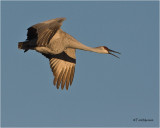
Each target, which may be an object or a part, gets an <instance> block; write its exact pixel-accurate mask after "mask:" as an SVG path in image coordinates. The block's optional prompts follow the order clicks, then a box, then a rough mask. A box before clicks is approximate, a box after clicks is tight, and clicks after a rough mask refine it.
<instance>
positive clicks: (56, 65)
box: [43, 48, 76, 90]
mask: <svg viewBox="0 0 160 128" xmlns="http://www.w3.org/2000/svg"><path fill="white" fill-rule="evenodd" d="M43 55H44V54H43ZM44 56H46V57H47V58H49V60H50V67H51V69H52V72H53V75H54V82H53V83H54V85H56V86H57V89H59V87H60V85H61V89H63V88H64V86H65V85H66V89H67V90H68V87H69V84H70V85H71V84H72V81H73V78H74V72H75V64H76V59H75V49H69V48H68V49H67V50H66V51H65V52H62V53H60V54H56V55H44ZM71 56H72V57H73V58H72V57H71Z"/></svg>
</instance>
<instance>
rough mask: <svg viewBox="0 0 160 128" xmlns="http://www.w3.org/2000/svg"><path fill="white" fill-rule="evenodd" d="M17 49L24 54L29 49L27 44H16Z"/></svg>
mask: <svg viewBox="0 0 160 128" xmlns="http://www.w3.org/2000/svg"><path fill="white" fill-rule="evenodd" d="M18 49H23V50H24V52H27V51H28V50H29V49H30V48H29V42H19V43H18Z"/></svg>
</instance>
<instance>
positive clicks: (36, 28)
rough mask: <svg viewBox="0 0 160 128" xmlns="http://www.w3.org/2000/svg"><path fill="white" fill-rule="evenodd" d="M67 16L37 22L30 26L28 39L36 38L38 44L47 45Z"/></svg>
mask: <svg viewBox="0 0 160 128" xmlns="http://www.w3.org/2000/svg"><path fill="white" fill-rule="evenodd" d="M64 20H65V18H56V19H52V20H48V21H44V22H41V23H38V24H35V25H33V26H31V27H29V28H28V33H27V40H33V39H36V44H37V45H38V46H46V45H47V44H49V42H50V40H51V39H52V37H53V36H54V35H55V33H56V32H57V31H58V30H59V29H60V27H61V25H62V22H63V21H64Z"/></svg>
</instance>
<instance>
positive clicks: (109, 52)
mask: <svg viewBox="0 0 160 128" xmlns="http://www.w3.org/2000/svg"><path fill="white" fill-rule="evenodd" d="M111 52H113V53H118V54H121V53H119V52H116V51H113V50H111V49H108V54H110V55H112V56H115V57H117V58H119V57H118V56H117V55H115V54H113V53H111Z"/></svg>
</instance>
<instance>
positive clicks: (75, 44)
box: [68, 41, 104, 53]
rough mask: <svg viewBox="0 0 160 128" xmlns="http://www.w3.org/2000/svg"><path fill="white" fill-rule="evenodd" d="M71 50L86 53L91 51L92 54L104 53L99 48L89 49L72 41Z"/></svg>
mask: <svg viewBox="0 0 160 128" xmlns="http://www.w3.org/2000/svg"><path fill="white" fill-rule="evenodd" d="M68 47H69V48H74V49H80V50H85V51H91V52H97V53H104V52H103V51H102V50H101V49H100V48H99V47H88V46H86V45H84V44H82V43H80V42H78V41H71V42H70V43H69V46H68Z"/></svg>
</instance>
